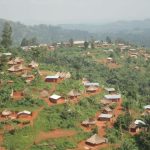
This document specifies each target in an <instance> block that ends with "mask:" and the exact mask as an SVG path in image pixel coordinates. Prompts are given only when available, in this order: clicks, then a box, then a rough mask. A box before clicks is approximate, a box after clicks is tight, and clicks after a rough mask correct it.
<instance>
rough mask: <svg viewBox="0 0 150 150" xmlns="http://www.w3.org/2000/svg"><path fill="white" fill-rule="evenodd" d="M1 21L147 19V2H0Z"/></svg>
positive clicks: (149, 10) (149, 15)
mask: <svg viewBox="0 0 150 150" xmlns="http://www.w3.org/2000/svg"><path fill="white" fill-rule="evenodd" d="M0 18H3V19H9V20H12V21H19V22H22V23H25V24H100V23H107V22H114V21H119V20H144V19H148V18H150V0H0Z"/></svg>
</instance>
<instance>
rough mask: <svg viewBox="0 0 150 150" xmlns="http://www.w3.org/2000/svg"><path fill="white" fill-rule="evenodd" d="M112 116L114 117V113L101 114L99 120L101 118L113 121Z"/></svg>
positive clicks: (101, 119)
mask: <svg viewBox="0 0 150 150" xmlns="http://www.w3.org/2000/svg"><path fill="white" fill-rule="evenodd" d="M112 117H113V115H112V114H100V115H99V116H98V120H100V121H111V120H112Z"/></svg>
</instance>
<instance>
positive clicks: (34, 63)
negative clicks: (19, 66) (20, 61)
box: [29, 60, 39, 68]
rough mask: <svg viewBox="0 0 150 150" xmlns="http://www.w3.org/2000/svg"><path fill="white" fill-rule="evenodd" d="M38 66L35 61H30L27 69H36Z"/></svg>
mask: <svg viewBox="0 0 150 150" xmlns="http://www.w3.org/2000/svg"><path fill="white" fill-rule="evenodd" d="M38 66H39V64H38V63H36V62H35V61H33V60H32V61H31V63H30V64H29V67H32V68H37V67H38Z"/></svg>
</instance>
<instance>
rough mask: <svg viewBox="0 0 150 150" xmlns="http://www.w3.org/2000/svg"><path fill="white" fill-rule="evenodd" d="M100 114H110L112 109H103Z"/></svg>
mask: <svg viewBox="0 0 150 150" xmlns="http://www.w3.org/2000/svg"><path fill="white" fill-rule="evenodd" d="M102 113H103V114H111V113H112V109H111V108H109V107H108V106H107V107H104V108H103V110H102Z"/></svg>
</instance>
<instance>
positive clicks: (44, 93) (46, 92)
mask: <svg viewBox="0 0 150 150" xmlns="http://www.w3.org/2000/svg"><path fill="white" fill-rule="evenodd" d="M40 96H41V97H42V98H46V97H48V96H49V93H48V91H47V90H42V91H41V92H40Z"/></svg>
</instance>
